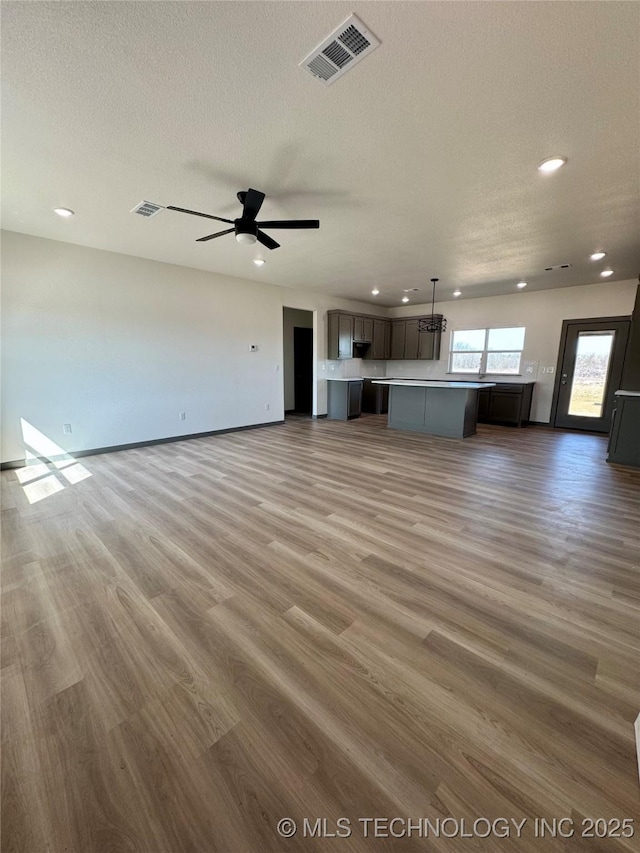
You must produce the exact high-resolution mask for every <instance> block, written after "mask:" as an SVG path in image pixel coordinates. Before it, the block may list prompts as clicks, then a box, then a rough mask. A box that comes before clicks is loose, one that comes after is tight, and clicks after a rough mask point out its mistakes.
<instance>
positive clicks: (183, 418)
mask: <svg viewBox="0 0 640 853" xmlns="http://www.w3.org/2000/svg"><path fill="white" fill-rule="evenodd" d="M178 417H179V418H180V420H181V421H185V420H186V419H187V413H186V412H179V413H178Z"/></svg>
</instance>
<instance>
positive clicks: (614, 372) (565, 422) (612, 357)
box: [551, 317, 630, 433]
mask: <svg viewBox="0 0 640 853" xmlns="http://www.w3.org/2000/svg"><path fill="white" fill-rule="evenodd" d="M629 325H630V318H629V317H598V318H594V319H590V320H565V321H564V322H563V324H562V335H561V338H560V352H559V358H558V368H557V371H556V374H557V378H556V387H555V389H554V392H553V405H552V410H551V422H552V424H553V425H554V426H555V427H564V428H565V429H581V430H588V431H589V432H604V433H608V432H609V430H610V429H611V418H612V414H613V405H614V394H615V392H616V391H617V390H618V389H619V388H620V382H621V379H622V368H623V365H624V356H625V351H626V348H627V339H628V337H629Z"/></svg>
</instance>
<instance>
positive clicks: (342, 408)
mask: <svg viewBox="0 0 640 853" xmlns="http://www.w3.org/2000/svg"><path fill="white" fill-rule="evenodd" d="M361 411H362V379H349V380H345V379H342V380H339V379H338V380H336V379H329V380H328V381H327V417H328V418H329V420H334V421H349V420H351V418H359V417H360V413H361Z"/></svg>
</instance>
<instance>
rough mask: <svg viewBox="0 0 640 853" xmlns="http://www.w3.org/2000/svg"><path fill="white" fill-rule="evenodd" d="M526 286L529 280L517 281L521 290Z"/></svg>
mask: <svg viewBox="0 0 640 853" xmlns="http://www.w3.org/2000/svg"><path fill="white" fill-rule="evenodd" d="M526 286H527V282H526V281H519V282H518V283H517V285H516V287H519V288H520V290H522V288H523V287H526Z"/></svg>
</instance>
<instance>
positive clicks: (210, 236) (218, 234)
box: [196, 228, 236, 243]
mask: <svg viewBox="0 0 640 853" xmlns="http://www.w3.org/2000/svg"><path fill="white" fill-rule="evenodd" d="M235 230H236V229H235V228H227V230H226V231H218V233H217V234H209V235H207V236H206V237H198V239H197V240H196V243H205V242H206V241H207V240H213V238H214V237H222V235H223V234H231V233H232V232H233V231H235Z"/></svg>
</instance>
